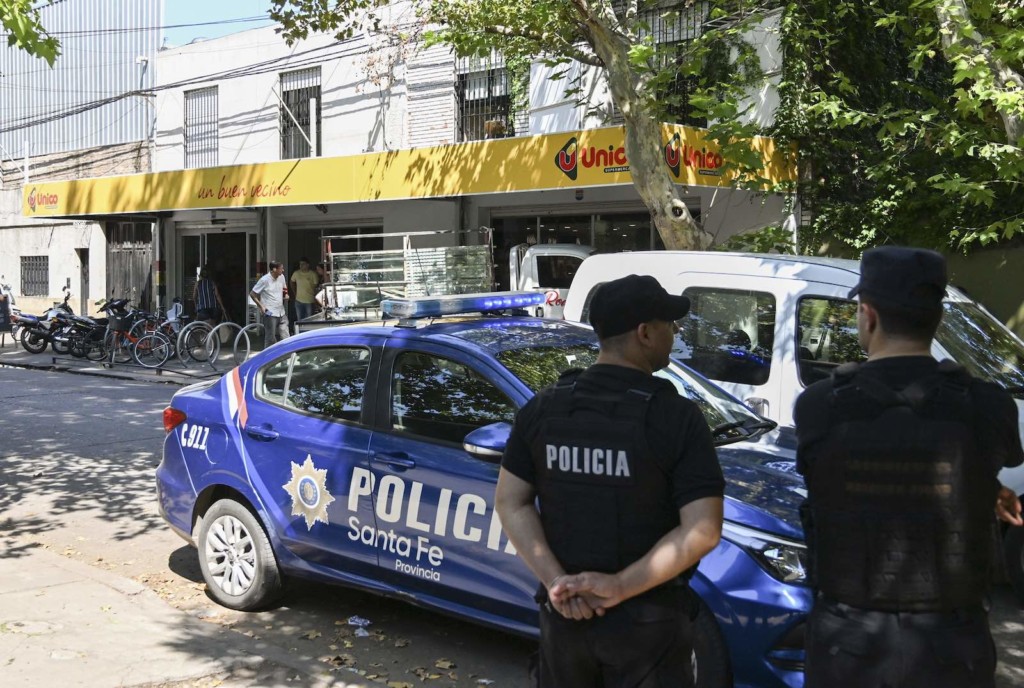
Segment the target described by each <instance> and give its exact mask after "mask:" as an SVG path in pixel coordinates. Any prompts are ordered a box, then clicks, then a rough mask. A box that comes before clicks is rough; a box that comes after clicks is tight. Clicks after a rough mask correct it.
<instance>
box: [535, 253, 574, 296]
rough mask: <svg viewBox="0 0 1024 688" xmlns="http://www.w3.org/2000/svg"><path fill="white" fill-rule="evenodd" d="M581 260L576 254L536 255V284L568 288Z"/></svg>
mask: <svg viewBox="0 0 1024 688" xmlns="http://www.w3.org/2000/svg"><path fill="white" fill-rule="evenodd" d="M582 262H583V259H582V258H580V257H578V256H537V281H538V286H541V287H544V288H546V289H568V288H569V286H570V285H571V284H572V278H573V277H574V276H575V275H576V271H577V270H579V269H580V263H582Z"/></svg>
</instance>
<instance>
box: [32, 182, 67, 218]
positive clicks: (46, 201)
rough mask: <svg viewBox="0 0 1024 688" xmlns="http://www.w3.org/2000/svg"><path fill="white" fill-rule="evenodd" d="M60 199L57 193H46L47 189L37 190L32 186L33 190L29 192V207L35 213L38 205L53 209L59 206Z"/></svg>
mask: <svg viewBox="0 0 1024 688" xmlns="http://www.w3.org/2000/svg"><path fill="white" fill-rule="evenodd" d="M59 200H60V199H59V198H58V196H57V194H55V193H46V192H45V191H40V192H38V193H37V192H36V187H34V186H33V187H32V190H31V191H29V192H28V207H29V208H30V209H31V210H32V212H33V213H34V212H35V211H36V207H40V208H47V209H49V210H53V209H55V208H56V207H57V202H58V201H59Z"/></svg>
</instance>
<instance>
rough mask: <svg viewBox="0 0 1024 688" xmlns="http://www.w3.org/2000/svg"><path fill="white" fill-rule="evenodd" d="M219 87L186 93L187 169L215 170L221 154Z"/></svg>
mask: <svg viewBox="0 0 1024 688" xmlns="http://www.w3.org/2000/svg"><path fill="white" fill-rule="evenodd" d="M217 103H218V94H217V87H216V86H211V87H209V88H200V89H196V90H194V91H185V168H186V169H191V168H194V167H216V166H217V164H218V162H219V159H220V155H219V149H220V140H219V138H218V133H217V127H218V120H217V117H218V115H217Z"/></svg>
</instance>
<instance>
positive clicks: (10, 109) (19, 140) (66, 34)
mask: <svg viewBox="0 0 1024 688" xmlns="http://www.w3.org/2000/svg"><path fill="white" fill-rule="evenodd" d="M41 14H42V21H43V25H44V26H45V27H46V30H47V31H48V32H50V33H51V34H53V35H56V36H57V38H59V39H60V41H61V55H60V57H58V58H57V62H56V63H55V64H54V67H53V68H52V69H51V68H50V67H49V66H48V65H47V64H46V62H45V61H43V60H40V59H38V58H34V57H31V56H30V55H28V54H26V53H25V52H23V51H21V50H17V49H14V48H9V47H8V46H7V41H2V42H0V75H2V76H0V145H2V146H3V148H2V149H0V157H4V158H11V157H13V158H15V159H20V158H23V157H24V156H25V152H26V142H28V145H29V154H30V155H44V154H49V153H59V152H62V151H72V150H78V149H82V148H92V147H96V146H104V145H110V144H116V143H125V142H128V141H139V140H144V139H146V138H148V137H149V135H150V131H151V129H152V126H153V117H154V104H153V103H152V99H150V98H145V97H142V96H130V97H127V98H119V99H118V98H117V97H118V96H121V95H122V94H125V93H128V92H131V91H138V90H149V89H150V88H152V86H153V84H155V83H156V78H155V73H154V72H155V68H156V60H155V57H156V52H157V50H158V49H159V46H160V40H161V34H162V31H161V30H160V28H159V27H160V26H161V25H162V23H163V0H74V1H73V2H61V3H58V4H55V5H52V6H46V7H43V8H42V10H41ZM107 99H114V100H113V101H112V102H109V103H107V104H104V105H100V103H102V102H103V101H105V100H107ZM79 109H80V110H81V112H78V113H77V114H73V115H70V116H62V115H67V114H68V113H69V112H72V111H76V110H79ZM26 125H30V126H26Z"/></svg>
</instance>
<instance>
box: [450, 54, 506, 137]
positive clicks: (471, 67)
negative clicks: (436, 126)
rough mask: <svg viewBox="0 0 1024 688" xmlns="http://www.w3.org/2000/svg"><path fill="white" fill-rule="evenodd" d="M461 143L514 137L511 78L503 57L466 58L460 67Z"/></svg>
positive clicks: (458, 79)
mask: <svg viewBox="0 0 1024 688" xmlns="http://www.w3.org/2000/svg"><path fill="white" fill-rule="evenodd" d="M457 67H458V69H457V73H456V81H455V98H456V101H457V105H456V106H457V113H456V114H457V117H458V124H457V129H458V140H459V141H479V140H481V139H499V138H505V137H506V136H514V135H515V121H514V117H513V112H512V98H511V95H512V89H511V78H510V76H509V73H508V70H507V69H506V67H505V60H504V58H503V57H502V56H501V55H499V54H498V53H497V52H493V53H491V55H490V56H489V57H463V58H460V59H459V61H458V64H457Z"/></svg>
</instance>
